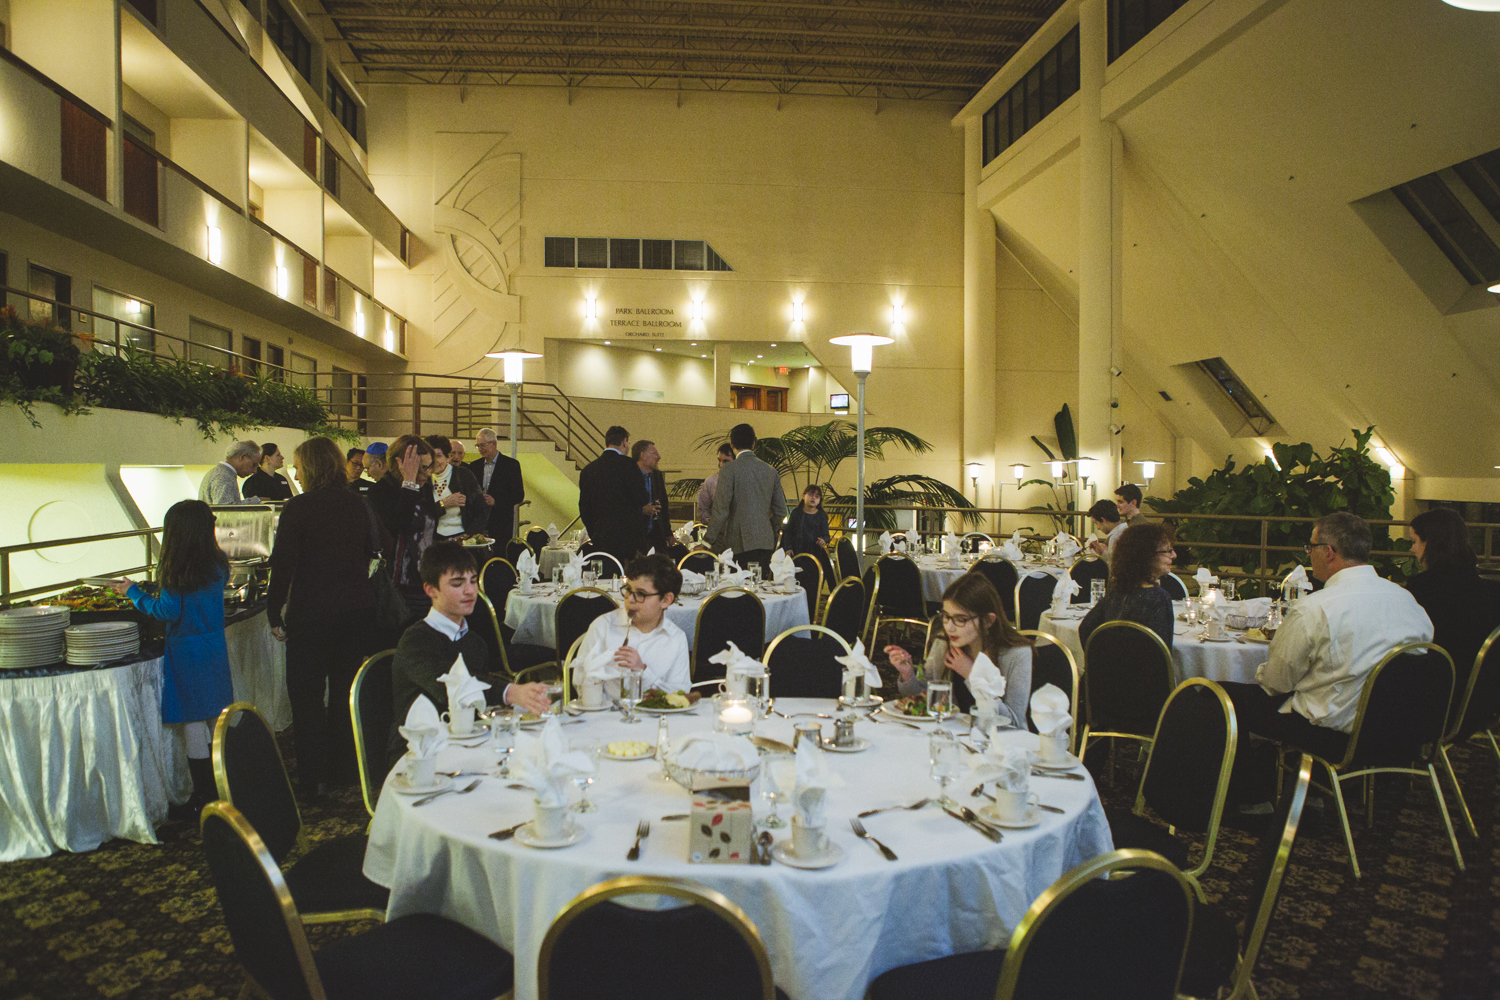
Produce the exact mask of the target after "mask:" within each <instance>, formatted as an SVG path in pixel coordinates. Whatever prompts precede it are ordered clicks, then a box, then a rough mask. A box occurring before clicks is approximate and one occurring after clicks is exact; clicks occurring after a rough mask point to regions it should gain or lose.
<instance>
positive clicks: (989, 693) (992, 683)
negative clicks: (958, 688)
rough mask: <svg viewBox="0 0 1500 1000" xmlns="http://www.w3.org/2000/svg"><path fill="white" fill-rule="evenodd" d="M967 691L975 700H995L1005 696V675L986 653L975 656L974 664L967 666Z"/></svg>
mask: <svg viewBox="0 0 1500 1000" xmlns="http://www.w3.org/2000/svg"><path fill="white" fill-rule="evenodd" d="M969 693H970V694H972V695H973V696H974V701H975V702H979V701H981V700H984V701H988V702H996V701H999V700H1000V699H1001V698H1004V697H1005V675H1004V674H1002V673H1001V672H1000V668H999V667H997V666H995V661H994V660H991V659H990V658H989V655H988V654H987V653H980V654H979V655H978V656H976V657H975V658H974V666H973V667H971V668H969Z"/></svg>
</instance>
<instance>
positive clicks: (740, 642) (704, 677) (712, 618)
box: [692, 587, 766, 683]
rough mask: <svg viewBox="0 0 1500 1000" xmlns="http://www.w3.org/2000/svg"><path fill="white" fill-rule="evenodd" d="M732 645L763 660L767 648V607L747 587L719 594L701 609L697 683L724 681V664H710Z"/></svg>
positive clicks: (695, 658) (695, 666)
mask: <svg viewBox="0 0 1500 1000" xmlns="http://www.w3.org/2000/svg"><path fill="white" fill-rule="evenodd" d="M731 642H732V643H734V644H735V645H736V646H737V647H739V650H740V652H742V653H744V654H745V655H746V656H750V657H754V658H755V659H760V654H761V651H762V650H763V649H765V648H766V606H765V605H764V604H762V603H761V602H760V598H759V597H757V596H756V595H755V593H754V592H753V591H750V590H746V589H745V588H744V587H725V588H724V589H723V590H716V591H714V592H713V593H712V594H710V595H708V598H707V599H706V600H705V601H704V602H703V603H702V604H700V605H699V606H698V625H697V629H696V631H695V632H694V634H693V662H692V676H693V681H694V683H696V682H698V681H711V680H717V679H721V678H723V676H724V664H722V663H710V662H709V657H712V656H717V655H718V654H719V653H722V652H723V651H724V650H725V649H727V648H728V646H729V644H730V643H731Z"/></svg>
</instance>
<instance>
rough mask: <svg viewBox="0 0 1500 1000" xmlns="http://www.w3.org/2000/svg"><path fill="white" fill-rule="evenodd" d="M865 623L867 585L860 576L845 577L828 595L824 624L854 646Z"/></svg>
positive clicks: (824, 609) (824, 610) (824, 611)
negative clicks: (861, 580)
mask: <svg viewBox="0 0 1500 1000" xmlns="http://www.w3.org/2000/svg"><path fill="white" fill-rule="evenodd" d="M864 623H865V585H864V584H863V583H862V582H860V579H859V577H858V576H849V577H845V578H844V580H843V582H842V583H840V584H839V585H838V586H836V587H834V588H833V593H831V594H829V595H828V604H827V606H825V607H824V608H823V624H824V625H826V626H827V627H828V628H830V629H832V630H833V631H835V632H837V633H838V634H839V636H840V638H842V639H843V640H844V641H845V642H847V643H849V644H850V645H851V646H852V645H853V644H854V640H856V639H858V638H859V630H860V628H861V626H863V625H864Z"/></svg>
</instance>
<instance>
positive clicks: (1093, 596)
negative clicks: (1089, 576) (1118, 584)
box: [1089, 580, 1108, 604]
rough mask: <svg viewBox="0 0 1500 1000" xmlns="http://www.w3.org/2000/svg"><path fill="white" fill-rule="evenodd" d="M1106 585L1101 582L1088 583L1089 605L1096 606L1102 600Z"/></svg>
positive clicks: (1092, 581)
mask: <svg viewBox="0 0 1500 1000" xmlns="http://www.w3.org/2000/svg"><path fill="white" fill-rule="evenodd" d="M1107 586H1108V584H1107V583H1106V582H1105V581H1103V580H1090V581H1089V603H1090V604H1098V603H1099V602H1100V601H1101V600H1103V598H1104V590H1105V587H1107Z"/></svg>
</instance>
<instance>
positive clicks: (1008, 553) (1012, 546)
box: [1000, 532, 1026, 562]
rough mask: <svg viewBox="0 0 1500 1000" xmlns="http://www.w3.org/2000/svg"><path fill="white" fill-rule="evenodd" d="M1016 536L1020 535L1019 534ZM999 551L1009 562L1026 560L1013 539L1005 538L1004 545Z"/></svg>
mask: <svg viewBox="0 0 1500 1000" xmlns="http://www.w3.org/2000/svg"><path fill="white" fill-rule="evenodd" d="M1016 534H1020V532H1017V533H1016ZM1000 550H1001V551H1002V552H1004V553H1005V558H1007V559H1009V560H1010V561H1011V562H1021V561H1022V560H1024V559H1025V558H1026V553H1024V552H1022V551H1021V544H1020V543H1019V542H1017V541H1016V539H1015V538H1014V537H1011V538H1007V539H1006V540H1005V544H1004V545H1002V546H1001V547H1000Z"/></svg>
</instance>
